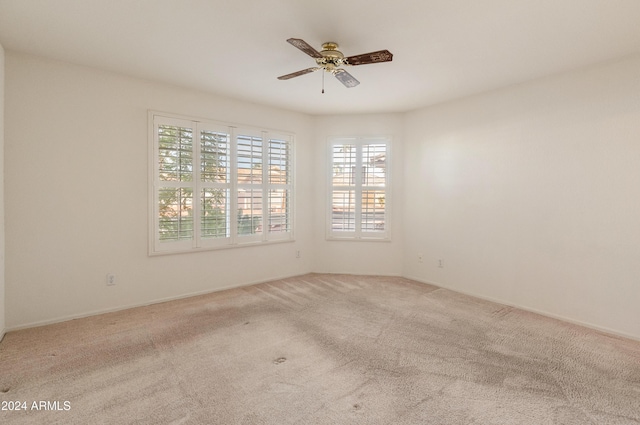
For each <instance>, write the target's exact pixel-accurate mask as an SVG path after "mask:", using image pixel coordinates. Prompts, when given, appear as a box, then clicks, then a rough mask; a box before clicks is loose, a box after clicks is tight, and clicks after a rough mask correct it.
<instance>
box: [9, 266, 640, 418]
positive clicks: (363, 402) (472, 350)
mask: <svg viewBox="0 0 640 425" xmlns="http://www.w3.org/2000/svg"><path fill="white" fill-rule="evenodd" d="M0 400H1V402H2V406H3V407H5V408H11V407H12V406H13V408H15V402H20V403H21V405H22V406H25V405H26V408H27V409H26V410H20V411H7V410H4V411H0V423H3V424H5V423H6V424H443V425H444V424H456V425H471V424H475V425H485V424H487V425H491V424H508V425H518V424H531V425H544V424H567V425H569V424H571V425H585V424H615V425H622V424H625V425H629V424H640V342H637V341H631V340H626V339H623V338H617V337H614V336H610V335H605V334H602V333H598V332H595V331H592V330H588V329H585V328H581V327H579V326H574V325H570V324H566V323H562V322H559V321H556V320H552V319H548V318H544V317H541V316H538V315H535V314H531V313H526V312H523V311H520V310H517V309H513V308H509V307H504V306H501V305H498V304H494V303H490V302H486V301H481V300H478V299H475V298H472V297H468V296H463V295H460V294H457V293H454V292H451V291H448V290H444V289H437V288H435V287H432V286H428V285H424V284H421V283H416V282H413V281H410V280H407V279H402V278H387V277H363V276H345V275H322V274H311V275H305V276H301V277H298V278H291V279H286V280H280V281H275V282H271V283H265V284H260V285H256V286H251V287H246V288H240V289H234V290H229V291H224V292H218V293H214V294H210V295H205V296H199V297H194V298H189V299H185V300H180V301H174V302H169V303H163V304H157V305H153V306H149V307H143V308H136V309H132V310H128V311H123V312H118V313H111V314H105V315H101V316H96V317H91V318H87V319H81V320H73V321H69V322H65V323H60V324H56V325H51V326H45V327H40V328H35V329H28V330H22V331H17V332H10V333H8V334H7V335H6V337H5V339H4V341H3V342H2V343H1V344H0ZM11 402H14V404H13V405H11ZM23 402H24V403H25V404H22V403H23ZM34 402H36V403H35V407H36V408H41V410H37V409H35V408H34ZM40 402H44V403H43V404H41V403H40ZM51 409H53V410H51Z"/></svg>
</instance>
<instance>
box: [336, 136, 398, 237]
mask: <svg viewBox="0 0 640 425" xmlns="http://www.w3.org/2000/svg"><path fill="white" fill-rule="evenodd" d="M329 145H330V147H329V151H330V157H331V158H330V164H331V173H330V175H331V180H330V182H329V188H330V189H329V202H328V204H329V214H328V217H329V219H328V236H329V238H345V239H372V240H375V239H377V240H388V238H389V202H388V201H389V185H388V182H389V161H388V158H389V140H388V139H384V138H340V139H333V140H331V141H330V144H329Z"/></svg>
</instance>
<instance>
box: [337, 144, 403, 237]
mask: <svg viewBox="0 0 640 425" xmlns="http://www.w3.org/2000/svg"><path fill="white" fill-rule="evenodd" d="M373 144H383V145H385V155H386V158H385V184H384V187H381V186H373V185H370V186H367V185H365V184H363V181H362V165H363V164H362V162H363V161H362V149H363V146H365V145H373ZM340 145H355V146H356V155H355V157H356V170H355V172H354V175H353V180H354V184H353V186H351V187H353V190H354V192H355V201H354V205H355V209H354V220H355V225H354V226H355V229H354V230H353V231H339V230H334V229H333V192H334V188H338V190H339V188H341V187H343V188H346V187H348V185H344V186H343V185H335V184H334V170H333V167H334V162H333V161H334V146H340ZM392 145H393V144H392V139H391V137H390V136H333V137H329V138H328V141H327V170H328V172H327V196H326V205H327V207H326V225H325V229H326V236H325V237H326V239H327V240H334V241H365V242H390V241H391V205H392V194H391V174H392V170H391V158H392V153H391V151H392ZM382 188H383V189H384V199H385V200H384V230H383V231H373V232H371V231H363V230H362V193H363V191H366V190H380V189H382Z"/></svg>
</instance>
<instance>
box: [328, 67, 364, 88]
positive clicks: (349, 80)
mask: <svg viewBox="0 0 640 425" xmlns="http://www.w3.org/2000/svg"><path fill="white" fill-rule="evenodd" d="M333 75H335V76H336V78H337V79H338V80H339V81H340V82H341V83H342V84H344V86H345V87H348V88H351V87H355V86H357V85H358V84H360V81H358V80H356V79H355V78H353V75H351V74H349V73H348V72H347V71H345V70H344V69H336V70H335V72H334V73H333Z"/></svg>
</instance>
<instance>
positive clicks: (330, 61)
mask: <svg viewBox="0 0 640 425" xmlns="http://www.w3.org/2000/svg"><path fill="white" fill-rule="evenodd" d="M287 42H288V43H289V44H291V45H292V46H294V47H297V48H298V49H300V50H302V51H303V52H305V53H306V54H307V55H309V56H311V57H312V58H314V59H315V61H316V64H317V65H318V66H314V67H311V68H307V69H303V70H301V71H297V72H292V73H291V74H286V75H282V76H280V77H278V80H289V79H291V78H294V77H299V76H301V75H305V74H309V73H311V72H315V71H318V70H320V69H323V70H325V71H327V72H330V73H331V74H333V75H334V76H335V77H336V78H337V79H338V81H340V82H341V83H342V84H344V86H345V87H347V88H351V87H355V86H357V85H358V84H360V81H358V80H356V79H355V78H354V77H353V75H351V74H349V73H348V72H347V71H345V70H344V69H343V68H341V66H343V65H345V66H354V65H366V64H370V63H377V62H390V61H391V60H392V59H393V55H392V54H391V52H390V51H388V50H378V51H377V52H371V53H364V54H362V55H355V56H349V57H346V58H345V57H344V55H343V54H342V52H341V51H340V50H338V47H339V46H338V43H334V42H333V41H329V42H326V43H323V44H322V50H321V51H320V52H318V51H317V50H316V49H314V48H313V47H311V45H309V43H307V42H306V41H304V40H301V39H299V38H290V39H288V40H287ZM322 81H323V88H322V93H324V74H323V80H322Z"/></svg>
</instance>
